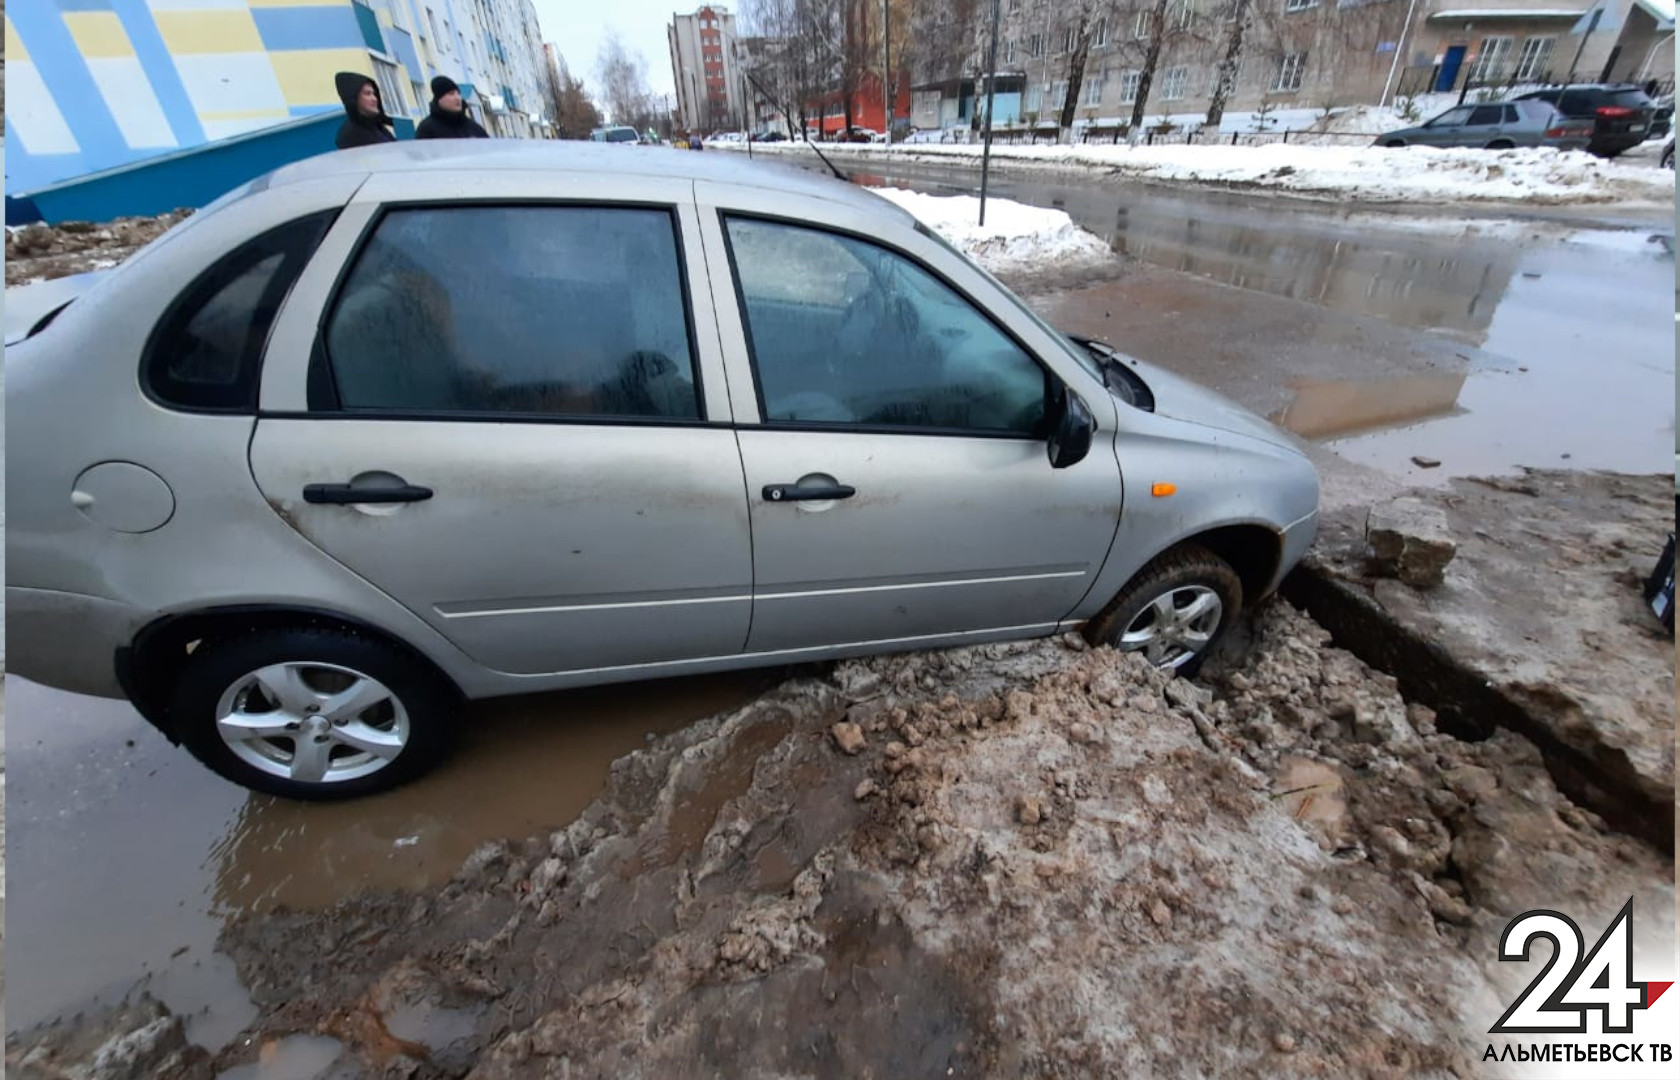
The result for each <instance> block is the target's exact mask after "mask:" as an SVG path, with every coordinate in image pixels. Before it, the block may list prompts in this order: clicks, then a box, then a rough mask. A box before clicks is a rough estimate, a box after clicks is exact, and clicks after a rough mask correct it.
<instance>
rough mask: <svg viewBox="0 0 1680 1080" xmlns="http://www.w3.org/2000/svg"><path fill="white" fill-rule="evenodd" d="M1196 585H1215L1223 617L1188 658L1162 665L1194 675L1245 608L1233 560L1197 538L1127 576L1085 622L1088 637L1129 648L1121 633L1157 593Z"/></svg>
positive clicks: (1092, 641)
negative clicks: (1129, 578)
mask: <svg viewBox="0 0 1680 1080" xmlns="http://www.w3.org/2000/svg"><path fill="white" fill-rule="evenodd" d="M1194 587H1199V588H1203V589H1209V590H1212V592H1213V593H1214V594H1215V595H1217V596H1218V597H1219V601H1220V604H1221V611H1220V615H1219V623H1218V625H1217V627H1215V628H1214V630H1213V632H1212V634H1211V635H1210V636H1209V637H1208V640H1207V643H1206V644H1205V645H1203V646H1201V647H1200V648H1199V649H1197V650H1195V651H1194V653H1193V655H1191V657H1190V658H1189V659H1187V660H1184V661H1182V662H1179V663H1176V664H1172V665H1165V664H1162V665H1158V666H1163V667H1165V666H1172V667H1173V668H1174V669H1175V670H1176V671H1177V672H1178V673H1179V674H1180V675H1183V676H1186V677H1188V676H1191V675H1194V674H1195V673H1196V672H1197V671H1198V670H1200V668H1201V666H1202V664H1203V663H1205V662H1206V660H1207V658H1208V656H1209V654H1211V653H1212V652H1213V650H1214V649H1216V648H1217V647H1218V646H1219V642H1220V640H1221V639H1222V638H1223V637H1224V636H1225V632H1226V631H1227V630H1229V629H1230V628H1231V625H1232V624H1233V623H1234V622H1236V619H1237V616H1238V615H1239V614H1241V612H1242V604H1243V587H1242V579H1241V578H1239V577H1238V576H1237V572H1236V571H1235V570H1233V569H1231V565H1230V564H1229V563H1227V562H1226V561H1225V560H1224V559H1221V558H1220V557H1219V556H1217V555H1215V554H1214V553H1213V552H1211V551H1209V550H1207V549H1206V548H1204V547H1202V546H1200V545H1199V544H1183V545H1180V546H1179V547H1176V548H1173V549H1172V550H1170V551H1167V552H1164V553H1162V554H1160V555H1157V556H1156V557H1155V558H1154V559H1153V560H1151V561H1150V562H1149V563H1148V564H1147V565H1146V566H1144V568H1143V569H1142V570H1139V571H1138V572H1137V575H1136V576H1135V577H1133V578H1132V580H1131V581H1129V582H1127V584H1126V587H1125V588H1124V589H1121V590H1120V595H1119V596H1116V597H1115V598H1114V599H1113V600H1112V601H1111V602H1110V603H1109V605H1108V606H1107V607H1105V608H1103V610H1102V611H1101V612H1100V613H1098V615H1097V617H1096V618H1094V619H1092V620H1091V621H1090V622H1089V623H1088V624H1087V625H1086V628H1085V636H1086V639H1087V640H1089V641H1090V642H1091V643H1092V644H1093V645H1112V646H1114V647H1115V648H1125V646H1124V645H1123V644H1122V643H1121V638H1122V637H1123V636H1124V635H1125V633H1126V632H1127V630H1128V629H1131V628H1132V627H1133V625H1134V624H1135V623H1137V622H1138V621H1139V620H1140V618H1142V617H1143V616H1144V614H1145V612H1146V610H1147V609H1148V608H1150V607H1151V606H1152V605H1153V604H1154V603H1155V601H1156V600H1157V598H1159V597H1161V596H1163V595H1164V594H1167V593H1171V592H1173V591H1175V590H1188V589H1191V588H1194Z"/></svg>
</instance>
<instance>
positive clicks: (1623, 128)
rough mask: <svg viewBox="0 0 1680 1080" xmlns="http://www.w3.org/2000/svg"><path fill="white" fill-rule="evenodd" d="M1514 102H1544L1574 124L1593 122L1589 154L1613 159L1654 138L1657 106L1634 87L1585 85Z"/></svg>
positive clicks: (1529, 95)
mask: <svg viewBox="0 0 1680 1080" xmlns="http://www.w3.org/2000/svg"><path fill="white" fill-rule="evenodd" d="M1511 100H1513V101H1545V102H1549V103H1550V104H1551V105H1553V106H1554V107H1555V108H1556V109H1557V111H1558V112H1560V113H1562V114H1563V115H1564V116H1566V117H1568V118H1570V119H1571V120H1591V121H1593V136H1592V141H1591V142H1589V143H1588V144H1587V151H1588V152H1589V153H1593V154H1597V155H1598V156H1599V157H1605V158H1613V157H1615V156H1616V155H1617V154H1620V153H1622V152H1624V151H1627V150H1631V149H1633V148H1634V147H1636V146H1638V145H1639V144H1640V143H1642V142H1644V141H1645V140H1646V139H1648V138H1650V137H1651V123H1652V121H1653V120H1654V119H1655V117H1656V111H1657V109H1656V104H1657V103H1656V102H1655V101H1652V100H1651V97H1650V95H1648V94H1647V93H1645V91H1644V90H1642V89H1641V88H1639V87H1638V86H1635V85H1634V84H1633V83H1582V84H1578V85H1574V86H1553V87H1549V88H1547V89H1545V90H1534V91H1531V92H1529V93H1526V94H1518V95H1517V96H1516V97H1514V98H1512V99H1511Z"/></svg>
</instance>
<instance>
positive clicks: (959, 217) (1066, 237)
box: [875, 188, 1113, 274]
mask: <svg viewBox="0 0 1680 1080" xmlns="http://www.w3.org/2000/svg"><path fill="white" fill-rule="evenodd" d="M875 194H877V195H879V196H881V197H882V198H884V199H886V200H888V201H889V202H892V203H895V204H896V205H898V206H901V207H903V208H904V209H905V210H908V211H909V212H910V213H912V214H914V215H915V216H916V218H917V220H919V221H920V222H921V223H922V224H924V225H926V226H927V227H928V228H930V229H932V230H933V231H934V232H936V233H938V234H939V235H940V236H942V237H944V238H945V239H946V240H948V241H949V242H950V243H951V244H953V245H955V246H956V247H958V248H961V249H962V250H963V251H965V252H967V253H968V255H969V256H970V257H971V258H973V259H975V260H976V261H977V262H979V263H980V265H982V266H984V267H985V268H986V269H987V270H990V271H992V272H993V273H999V274H1006V273H1026V272H1035V271H1039V270H1046V269H1052V268H1064V267H1067V266H1070V265H1074V264H1085V263H1097V262H1104V261H1106V260H1108V259H1110V258H1112V256H1113V253H1112V252H1110V251H1109V248H1108V245H1107V244H1104V243H1103V242H1102V241H1101V240H1099V239H1098V238H1097V237H1096V236H1094V235H1092V234H1091V233H1089V232H1086V231H1085V230H1084V229H1081V228H1080V227H1079V226H1077V225H1075V224H1074V223H1073V219H1072V218H1070V217H1068V215H1067V214H1065V213H1063V212H1062V211H1060V210H1045V209H1041V208H1039V207H1036V206H1027V205H1026V204H1024V203H1018V202H1013V201H1011V200H1009V199H995V198H988V199H987V200H986V224H985V225H984V226H982V225H980V224H979V220H980V200H979V199H977V198H975V197H974V196H972V195H953V196H939V195H923V194H921V193H919V192H915V191H905V190H902V189H900V188H879V189H876V191H875Z"/></svg>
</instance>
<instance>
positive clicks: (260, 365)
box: [31, 205, 345, 417]
mask: <svg viewBox="0 0 1680 1080" xmlns="http://www.w3.org/2000/svg"><path fill="white" fill-rule="evenodd" d="M344 209H345V208H344V206H342V205H341V206H334V207H330V208H328V209H324V210H315V211H311V212H310V213H307V214H302V215H300V216H298V217H294V218H290V219H288V220H286V221H283V222H281V223H279V224H277V225H273V226H271V227H269V228H267V229H264V230H262V231H261V232H259V233H257V234H256V235H254V236H247V237H246V238H245V239H244V240H242V241H240V242H239V243H238V244H235V245H234V246H233V247H231V248H228V249H227V250H225V251H223V252H221V253H220V254H218V255H217V256H216V257H215V258H214V259H212V260H211V261H210V263H209V264H208V265H206V266H205V267H204V268H203V269H202V270H200V271H199V272H198V273H196V274H194V275H193V277H192V279H191V280H190V281H188V282H187V284H186V285H184V286H182V287H181V288H180V289H179V290H178V291H177V292H176V293H175V295H174V297H173V298H171V299H170V301H169V303H168V304H166V305H165V306H164V309H163V311H162V312H161V313H160V314H159V315H158V317H157V318H156V319H155V320H154V321H153V322H152V327H151V329H150V330H148V331H147V332H146V339H145V341H144V342H143V343H142V344H141V346H140V362H139V363H138V364H136V365H135V379H136V381H137V382H138V383H139V384H140V393H141V394H142V395H143V396H144V397H145V399H146V400H147V401H148V402H150V403H151V404H153V405H156V406H157V407H158V408H160V409H164V410H166V411H168V412H173V413H183V414H187V415H192V416H251V417H256V416H260V415H261V413H262V386H263V370H264V367H265V366H266V364H267V360H268V346H269V343H270V342H271V341H272V340H273V339H274V329H275V327H276V326H278V325H279V323H280V317H281V315H282V314H283V313H284V311H285V307H286V301H287V300H288V299H290V297H291V295H292V290H293V289H295V288H296V287H297V283H298V282H299V281H300V280H302V278H303V274H304V271H305V270H307V269H308V268H309V263H310V261H311V260H313V259H314V258H315V253H316V252H317V251H319V250H320V248H321V245H322V243H324V242H325V241H326V238H327V235H328V234H329V233H331V232H332V230H333V227H334V226H335V225H337V224H338V220H339V218H340V217H341V216H342V215H343V213H344ZM201 212H202V211H201ZM313 218H323V219H325V220H324V222H323V224H322V226H321V229H320V232H319V233H318V234H317V235H316V237H315V241H314V243H313V244H311V245H310V247H309V250H308V251H305V252H301V253H289V252H285V251H282V252H280V255H281V260H282V261H281V264H280V272H281V273H283V272H284V271H285V270H286V269H287V264H288V263H289V262H290V259H291V257H292V256H293V255H294V254H298V255H300V256H301V258H300V261H299V262H298V264H297V271H296V273H294V274H292V275H290V277H291V280H290V281H289V282H287V284H286V288H285V291H284V292H283V293H282V294H281V295H280V296H279V297H277V298H276V299H277V303H276V305H275V308H274V317H273V318H272V319H270V320H269V322H268V327H267V329H266V330H264V332H263V336H262V340H261V341H260V342H257V343H256V346H255V356H254V357H252V359H251V361H250V364H251V371H250V390H249V393H248V396H247V400H246V401H245V402H244V403H242V404H239V405H227V406H223V405H187V404H184V403H182V402H176V401H170V400H169V399H167V398H165V397H163V396H162V395H161V394H159V393H158V392H157V390H156V388H155V387H154V386H153V384H152V367H153V363H154V361H155V359H156V358H157V356H158V352H159V350H160V349H161V348H162V339H163V337H164V332H165V328H166V327H169V326H170V324H171V323H172V322H173V321H174V320H175V319H176V318H178V317H179V316H180V314H181V312H182V311H183V309H185V308H186V307H187V305H188V303H189V302H190V301H192V300H193V299H195V294H196V293H197V292H198V291H199V288H200V285H201V283H203V282H204V281H205V280H206V279H207V278H208V277H209V276H210V275H211V274H212V273H213V272H215V271H216V270H217V269H218V268H220V267H222V266H223V265H225V264H227V263H228V262H229V261H230V260H231V259H233V257H234V256H235V255H238V254H240V253H241V252H244V251H245V250H246V249H248V248H250V247H251V245H253V244H255V243H256V242H257V241H259V240H263V239H265V238H267V237H271V236H273V235H274V234H275V233H278V232H280V231H282V230H284V229H290V228H293V227H295V226H297V225H299V224H300V223H302V222H305V221H309V220H311V219H313ZM259 261H261V260H259ZM253 265H254V264H253ZM247 269H249V268H247ZM272 287H273V286H272V283H271V284H270V286H269V288H272ZM267 292H268V289H265V290H264V295H265V296H266V295H267ZM67 306H69V301H66V302H65V303H64V304H61V305H59V307H58V308H56V309H55V310H54V311H52V312H51V313H50V314H51V316H52V317H56V316H57V315H58V314H59V312H60V311H62V310H63V309H64V308H65V307H67ZM203 306H204V305H203V303H200V304H199V305H198V308H199V310H203ZM194 314H195V315H196V314H197V312H194ZM43 321H50V318H49V319H45V320H43ZM34 332H35V331H34V329H31V335H33V333H34ZM246 347H247V348H250V347H251V346H250V344H249V342H247V345H246ZM242 359H243V358H242Z"/></svg>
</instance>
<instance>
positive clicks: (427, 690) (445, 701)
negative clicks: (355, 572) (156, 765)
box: [169, 627, 460, 801]
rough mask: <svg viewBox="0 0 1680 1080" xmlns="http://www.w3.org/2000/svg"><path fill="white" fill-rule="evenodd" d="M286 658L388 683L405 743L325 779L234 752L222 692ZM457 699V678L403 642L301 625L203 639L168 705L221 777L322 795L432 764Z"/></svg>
mask: <svg viewBox="0 0 1680 1080" xmlns="http://www.w3.org/2000/svg"><path fill="white" fill-rule="evenodd" d="M286 663H291V664H324V665H332V666H335V667H342V668H348V669H351V670H352V671H354V672H356V673H359V674H361V675H363V676H367V677H370V678H372V679H375V680H377V681H378V682H380V683H382V684H384V687H385V689H386V690H388V691H389V692H390V696H391V697H392V698H393V699H395V701H396V702H398V703H400V706H401V708H402V710H403V712H404V713H406V719H407V726H408V733H407V739H406V741H405V742H404V743H403V745H402V748H401V750H400V751H398V752H397V753H396V754H395V755H394V756H393V757H391V758H389V760H388V761H387V762H386V763H385V764H384V765H382V766H376V767H375V768H376V771H372V772H370V773H368V774H367V775H364V776H356V777H351V778H346V779H340V780H328V781H322V782H301V781H298V780H294V779H289V778H287V777H283V776H280V775H276V774H274V773H271V772H266V771H264V770H263V769H262V768H259V767H258V766H256V765H254V764H252V763H250V762H248V761H247V760H245V759H244V758H242V757H240V756H239V755H238V754H236V753H234V751H233V750H232V749H231V748H230V747H229V744H228V743H227V742H226V741H224V739H223V738H222V736H221V734H220V733H219V731H218V727H217V720H218V718H217V707H218V705H219V703H220V701H221V699H222V697H223V695H224V694H226V693H227V692H228V691H229V690H231V689H232V688H233V687H234V686H235V684H236V683H238V682H240V681H241V680H243V679H244V678H245V677H246V676H247V675H249V674H250V673H252V672H255V671H256V670H258V669H259V668H263V667H267V666H269V665H272V664H286ZM459 704H460V697H459V694H458V693H457V692H456V690H455V688H454V686H452V685H451V684H450V683H449V682H448V680H446V679H445V678H444V677H443V676H441V675H440V674H438V673H437V671H435V670H434V669H433V668H432V667H431V666H430V665H428V664H427V663H425V662H424V661H423V660H421V659H419V658H418V657H416V656H414V655H413V654H411V653H409V652H407V651H406V650H404V649H401V648H398V647H396V646H394V645H391V644H389V643H387V642H385V641H381V640H379V639H377V638H373V637H367V636H363V635H360V634H355V633H350V632H348V631H344V630H337V629H327V628H304V627H298V628H290V629H276V630H262V631H257V632H255V633H252V634H248V635H245V636H242V637H236V638H228V639H225V640H222V641H206V642H204V643H203V644H201V645H200V646H199V647H198V649H196V650H195V651H194V652H193V654H192V655H191V656H190V657H189V658H188V660H187V663H186V665H185V666H184V667H183V668H182V670H181V674H180V677H179V678H178V680H177V681H176V684H175V690H174V694H173V696H172V697H171V699H170V706H169V709H170V716H171V718H172V719H173V721H174V724H175V730H176V733H177V734H178V735H179V737H180V739H181V741H182V742H183V743H184V744H185V745H186V747H187V749H188V750H190V751H192V754H193V756H194V757H196V758H198V760H199V761H201V762H202V763H204V764H205V765H206V766H208V767H209V768H210V769H212V770H213V771H215V772H216V773H218V774H219V775H221V776H222V777H223V778H225V779H227V780H231V781H233V782H234V783H236V784H238V785H240V786H241V787H245V788H249V789H251V790H252V791H259V792H262V793H264V794H267V795H277V796H279V797H281V798H285V799H298V800H304V801H325V800H335V799H353V798H358V797H361V796H364V795H371V794H373V793H375V792H379V791H388V790H390V789H392V788H396V787H399V786H401V785H402V784H406V783H408V782H409V781H411V780H413V779H415V778H416V777H418V776H420V775H421V774H423V773H425V772H426V771H427V770H429V769H431V768H432V767H433V766H434V765H436V764H437V763H438V762H439V761H440V760H442V759H443V757H444V756H445V755H446V754H447V753H448V751H449V749H450V747H451V745H452V744H453V741H454V735H455V733H456V728H457V724H456V722H455V717H456V713H457V708H458V706H459ZM381 707H382V706H376V707H375V708H376V709H377V708H381ZM364 715H367V716H370V717H371V716H373V715H374V714H373V712H371V711H370V712H368V713H366V714H364ZM373 722H375V723H377V722H378V719H377V718H375V719H374V721H373ZM267 742H268V745H269V746H271V747H281V748H283V746H284V737H282V741H281V742H280V743H278V744H277V743H275V742H274V741H273V740H268V741H267ZM294 745H295V744H294ZM331 752H332V753H337V752H338V751H337V750H333V751H331Z"/></svg>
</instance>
